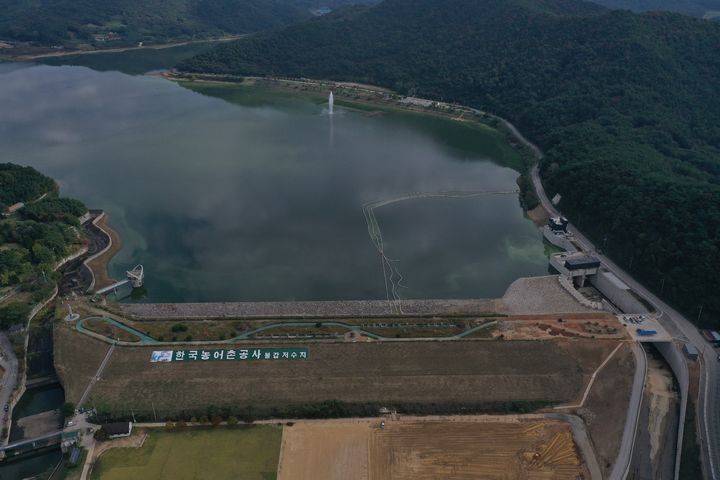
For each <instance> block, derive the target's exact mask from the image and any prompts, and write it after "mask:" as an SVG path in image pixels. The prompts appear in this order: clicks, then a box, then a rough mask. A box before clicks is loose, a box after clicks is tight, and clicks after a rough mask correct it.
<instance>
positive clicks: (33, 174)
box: [0, 163, 57, 211]
mask: <svg viewBox="0 0 720 480" xmlns="http://www.w3.org/2000/svg"><path fill="white" fill-rule="evenodd" d="M56 189H57V186H56V185H55V182H54V181H53V179H52V178H48V177H46V176H44V175H42V174H41V173H40V172H38V171H37V170H35V169H34V168H31V167H21V166H20V165H13V164H12V163H0V210H1V211H5V209H6V208H7V207H8V206H10V205H12V204H14V203H17V202H24V201H27V200H34V199H36V198H39V197H40V196H41V195H42V194H44V193H50V192H52V191H55V190H56Z"/></svg>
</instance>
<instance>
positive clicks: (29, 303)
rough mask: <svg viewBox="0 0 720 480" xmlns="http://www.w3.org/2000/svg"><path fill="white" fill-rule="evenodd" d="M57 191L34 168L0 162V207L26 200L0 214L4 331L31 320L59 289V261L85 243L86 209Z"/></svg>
mask: <svg viewBox="0 0 720 480" xmlns="http://www.w3.org/2000/svg"><path fill="white" fill-rule="evenodd" d="M57 191H58V188H57V185H56V183H55V181H54V180H53V179H52V178H48V177H46V176H45V175H43V174H41V173H40V172H38V171H37V170H35V169H33V168H31V167H21V166H19V165H14V164H11V163H0V211H2V212H3V213H5V207H6V206H8V205H11V204H14V203H17V202H24V203H26V205H25V206H24V208H21V209H20V210H17V211H15V212H13V213H12V214H10V215H7V216H6V215H3V216H1V217H0V294H2V295H0V298H2V299H1V300H0V330H5V329H7V328H8V327H10V326H12V325H14V324H17V323H22V322H25V321H27V318H28V314H29V313H30V311H31V310H32V308H33V307H34V306H35V305H36V304H37V303H39V302H41V301H42V300H43V299H45V298H47V297H48V295H49V294H50V292H51V291H52V289H53V288H54V287H55V281H56V280H57V279H58V273H57V272H55V267H56V265H57V263H58V262H59V261H60V260H61V259H62V258H65V257H66V256H67V255H68V254H70V253H74V252H75V251H77V250H78V249H79V248H80V246H81V245H82V243H83V241H84V236H83V234H82V233H80V230H79V229H78V227H79V222H78V217H79V216H80V215H82V214H84V213H85V212H86V211H87V208H86V207H85V205H83V203H82V202H79V201H77V200H73V199H70V198H58V197H57ZM44 194H47V195H45V196H43V195H44ZM12 290H14V293H12V294H10V293H11V292H12Z"/></svg>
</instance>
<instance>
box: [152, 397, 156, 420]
mask: <svg viewBox="0 0 720 480" xmlns="http://www.w3.org/2000/svg"><path fill="white" fill-rule="evenodd" d="M152 407H153V417H155V422H156V423H157V413H155V402H152Z"/></svg>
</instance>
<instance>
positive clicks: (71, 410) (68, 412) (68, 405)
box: [60, 402, 75, 418]
mask: <svg viewBox="0 0 720 480" xmlns="http://www.w3.org/2000/svg"><path fill="white" fill-rule="evenodd" d="M60 411H61V412H62V414H63V416H64V417H65V418H67V417H72V416H73V415H75V404H74V403H72V402H65V403H63V406H62V407H61V408H60Z"/></svg>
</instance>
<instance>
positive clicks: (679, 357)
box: [655, 342, 690, 480]
mask: <svg viewBox="0 0 720 480" xmlns="http://www.w3.org/2000/svg"><path fill="white" fill-rule="evenodd" d="M655 346H656V347H657V349H658V351H659V352H660V354H661V355H662V356H663V357H664V358H665V361H667V363H668V365H670V368H671V369H672V371H673V374H674V375H675V378H676V379H677V381H678V384H679V385H680V417H679V418H678V422H679V425H678V437H677V447H676V450H675V480H678V478H679V476H680V457H681V454H682V441H683V434H684V432H685V413H686V412H687V400H688V389H689V387H690V375H689V372H688V366H687V363H686V362H685V356H684V355H683V353H682V350H681V348H680V347H678V346H677V345H675V344H674V343H671V342H666V343H656V344H655Z"/></svg>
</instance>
